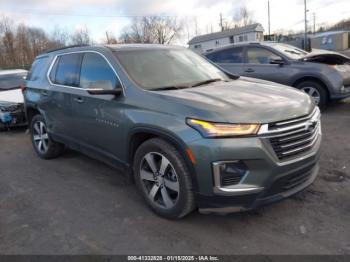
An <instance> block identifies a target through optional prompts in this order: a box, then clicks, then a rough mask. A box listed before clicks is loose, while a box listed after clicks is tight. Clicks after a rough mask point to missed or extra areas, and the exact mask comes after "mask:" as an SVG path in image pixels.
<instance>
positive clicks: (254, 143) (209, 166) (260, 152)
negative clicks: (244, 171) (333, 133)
mask: <svg viewBox="0 0 350 262" xmlns="http://www.w3.org/2000/svg"><path fill="white" fill-rule="evenodd" d="M320 145H321V134H320V135H319V137H318V138H317V140H316V143H315V144H314V145H313V147H312V148H311V149H310V150H309V151H308V152H306V153H305V154H303V155H300V156H298V157H296V158H293V159H291V160H286V161H282V160H279V159H278V157H277V156H276V154H275V153H274V151H273V149H272V148H271V145H270V143H269V142H268V139H265V138H261V137H255V138H236V139H199V140H196V141H194V142H192V143H191V145H190V148H191V150H192V152H193V154H194V155H195V157H196V159H197V160H198V161H197V164H196V165H195V171H196V180H197V185H198V191H197V192H196V199H197V205H198V207H199V209H200V211H202V212H239V211H244V210H251V209H255V208H257V207H259V206H262V205H266V204H270V203H272V202H276V201H279V200H281V199H284V198H286V197H289V196H291V195H293V194H295V193H297V192H299V191H301V190H303V189H304V188H306V187H308V186H309V185H310V184H311V183H312V182H313V181H314V180H315V178H316V176H317V172H318V159H319V151H320ZM233 160H240V161H242V162H244V164H245V165H246V166H247V167H248V169H249V174H248V175H247V176H246V177H245V178H244V180H243V181H242V182H241V183H240V184H239V185H237V186H233V187H232V189H234V190H222V188H221V189H220V188H219V189H218V187H217V186H216V182H215V176H214V175H213V174H214V172H213V163H215V162H220V161H233ZM298 177H302V178H303V179H302V183H299V184H297V185H296V186H295V187H291V188H286V189H285V187H284V184H283V183H287V182H288V183H290V181H293V179H294V180H295V179H298Z"/></svg>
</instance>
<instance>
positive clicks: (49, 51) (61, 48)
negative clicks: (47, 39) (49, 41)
mask: <svg viewBox="0 0 350 262" xmlns="http://www.w3.org/2000/svg"><path fill="white" fill-rule="evenodd" d="M84 46H90V45H85V44H83V45H68V46H63V47H59V48H54V49H49V50H46V51H44V52H43V54H47V53H52V52H55V51H59V50H64V49H68V48H74V47H84Z"/></svg>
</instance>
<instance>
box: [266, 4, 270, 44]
mask: <svg viewBox="0 0 350 262" xmlns="http://www.w3.org/2000/svg"><path fill="white" fill-rule="evenodd" d="M267 14H268V23H269V40H271V39H270V37H271V20H270V0H268V1H267Z"/></svg>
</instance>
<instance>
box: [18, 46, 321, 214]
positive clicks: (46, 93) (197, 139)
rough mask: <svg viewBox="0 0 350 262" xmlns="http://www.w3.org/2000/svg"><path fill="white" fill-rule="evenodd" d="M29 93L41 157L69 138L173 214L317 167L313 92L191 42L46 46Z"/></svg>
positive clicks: (303, 182)
mask: <svg viewBox="0 0 350 262" xmlns="http://www.w3.org/2000/svg"><path fill="white" fill-rule="evenodd" d="M24 95H25V101H26V106H27V114H28V117H29V120H30V122H31V124H30V132H31V139H32V143H33V146H34V149H35V151H36V153H37V154H38V156H39V157H41V158H43V159H51V158H54V157H57V156H59V155H60V154H61V153H62V152H63V150H64V147H65V146H68V147H70V148H72V149H75V150H78V151H80V152H83V153H85V154H88V155H90V156H92V157H94V158H97V159H100V160H102V161H104V162H106V163H109V164H111V165H113V166H116V167H119V168H120V169H121V170H124V171H126V172H127V173H129V174H133V176H134V179H135V182H136V185H137V187H138V188H139V190H140V193H141V194H142V196H143V198H144V199H145V201H146V202H147V203H148V205H149V206H150V207H151V208H152V210H154V211H155V212H156V213H157V214H159V215H161V216H164V217H167V218H173V219H175V218H181V217H183V216H185V215H186V214H188V213H190V212H191V211H192V210H194V209H195V208H199V209H200V210H201V211H202V212H212V211H213V212H215V211H220V212H224V211H241V210H250V209H254V208H257V207H259V206H261V205H264V204H267V203H271V202H274V201H277V200H280V199H283V198H285V197H288V196H290V195H292V194H295V193H296V192H298V191H300V190H302V189H304V188H306V187H307V186H309V185H310V184H311V183H312V182H313V181H314V179H315V177H316V175H317V172H318V158H319V147H320V143H321V127H320V112H319V109H318V108H317V106H315V104H314V103H313V101H312V99H310V97H309V96H307V95H306V94H304V93H303V92H300V91H298V90H295V89H293V88H290V87H285V86H282V85H278V84H272V83H270V82H266V81H262V80H256V79H250V78H242V79H240V78H238V77H234V76H232V75H229V74H227V73H224V72H223V71H221V69H219V68H218V67H216V66H214V65H212V64H211V63H209V62H208V61H206V60H205V59H204V58H202V57H201V56H199V55H197V54H195V53H193V52H192V51H190V50H187V49H185V48H181V47H172V46H162V45H116V46H100V47H92V46H90V47H74V48H66V49H60V50H57V51H53V52H49V53H45V54H42V55H40V56H38V57H37V58H36V60H35V62H34V64H33V67H32V70H31V72H30V74H29V77H28V81H27V83H26V89H25V91H24Z"/></svg>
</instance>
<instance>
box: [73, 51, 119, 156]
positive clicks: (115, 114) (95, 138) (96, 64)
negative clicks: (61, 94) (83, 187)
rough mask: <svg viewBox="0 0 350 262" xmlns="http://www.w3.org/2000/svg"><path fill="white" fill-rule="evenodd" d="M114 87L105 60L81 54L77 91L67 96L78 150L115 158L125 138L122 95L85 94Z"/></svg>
mask: <svg viewBox="0 0 350 262" xmlns="http://www.w3.org/2000/svg"><path fill="white" fill-rule="evenodd" d="M117 87H119V88H121V84H120V82H119V79H118V77H117V75H116V73H115V71H114V70H113V68H112V67H111V65H110V64H109V62H108V61H107V59H106V58H105V57H104V56H103V55H102V54H100V53H97V52H85V53H84V54H83V58H82V62H81V70H80V82H79V88H77V89H76V92H75V93H74V94H73V95H72V97H71V103H72V118H73V123H72V126H73V128H74V134H73V136H74V139H76V140H77V141H79V143H80V146H81V150H82V151H88V152H92V153H98V154H99V155H100V156H101V155H104V156H107V157H109V158H115V157H117V156H118V150H119V149H118V145H120V144H121V142H120V141H122V140H123V139H125V138H124V137H122V135H121V133H120V125H121V123H120V119H122V116H121V115H122V114H123V110H122V109H121V108H122V103H123V101H124V96H123V95H121V96H119V97H115V96H113V95H90V94H89V93H88V92H87V91H88V89H90V88H102V89H115V88H117ZM119 151H120V150H119ZM117 160H118V159H117Z"/></svg>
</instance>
